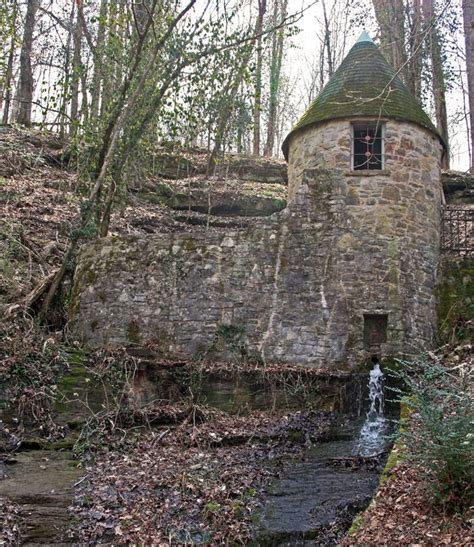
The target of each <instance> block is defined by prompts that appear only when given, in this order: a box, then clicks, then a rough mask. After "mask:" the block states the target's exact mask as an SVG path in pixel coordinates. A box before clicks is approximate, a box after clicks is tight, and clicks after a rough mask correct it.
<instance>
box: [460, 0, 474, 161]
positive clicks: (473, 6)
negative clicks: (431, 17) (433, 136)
mask: <svg viewBox="0 0 474 547" xmlns="http://www.w3.org/2000/svg"><path fill="white" fill-rule="evenodd" d="M462 14H463V20H464V39H465V42H466V69H467V89H468V93H467V94H468V97H469V118H470V127H471V171H473V170H474V53H473V47H474V0H463V3H462Z"/></svg>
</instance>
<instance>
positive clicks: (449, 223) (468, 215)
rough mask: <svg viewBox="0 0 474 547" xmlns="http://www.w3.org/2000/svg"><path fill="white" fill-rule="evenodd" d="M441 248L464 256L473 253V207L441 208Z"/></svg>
mask: <svg viewBox="0 0 474 547" xmlns="http://www.w3.org/2000/svg"><path fill="white" fill-rule="evenodd" d="M441 250H442V251H444V252H447V253H456V254H461V255H466V256H471V255H474V208H472V209H468V208H457V207H456V208H455V207H445V208H444V209H443V217H442V224H441Z"/></svg>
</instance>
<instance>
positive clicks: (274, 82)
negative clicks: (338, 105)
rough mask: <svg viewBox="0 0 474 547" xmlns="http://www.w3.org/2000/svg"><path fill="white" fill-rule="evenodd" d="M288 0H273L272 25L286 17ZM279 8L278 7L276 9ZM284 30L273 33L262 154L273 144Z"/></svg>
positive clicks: (268, 152) (272, 146)
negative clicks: (265, 127) (266, 119)
mask: <svg viewBox="0 0 474 547" xmlns="http://www.w3.org/2000/svg"><path fill="white" fill-rule="evenodd" d="M287 6H288V0H275V10H274V12H273V25H274V26H275V27H276V26H277V25H278V24H279V23H280V22H282V21H283V20H284V19H285V17H286V11H287ZM278 8H279V9H278ZM284 38H285V30H284V28H283V27H282V28H279V29H278V30H276V31H275V33H274V40H273V44H272V61H271V66H270V101H269V102H270V104H269V112H268V126H267V142H266V143H265V149H264V151H263V155H264V156H271V155H272V154H273V148H274V146H275V132H276V126H277V114H278V91H279V89H280V75H281V64H282V61H283V46H284Z"/></svg>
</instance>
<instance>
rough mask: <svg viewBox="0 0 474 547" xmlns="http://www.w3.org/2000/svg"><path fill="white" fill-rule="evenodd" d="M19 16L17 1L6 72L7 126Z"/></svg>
mask: <svg viewBox="0 0 474 547" xmlns="http://www.w3.org/2000/svg"><path fill="white" fill-rule="evenodd" d="M17 16H18V6H17V3H16V0H15V2H14V4H13V21H12V35H11V40H10V51H9V52H8V61H7V70H6V72H5V82H4V90H5V102H4V104H3V120H2V121H3V123H4V124H7V123H8V120H9V116H10V105H11V100H12V81H13V60H14V58H15V49H16V47H15V42H16V20H17Z"/></svg>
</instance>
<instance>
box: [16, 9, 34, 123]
mask: <svg viewBox="0 0 474 547" xmlns="http://www.w3.org/2000/svg"><path fill="white" fill-rule="evenodd" d="M39 6H40V0H28V2H27V8H26V17H25V28H24V32H23V40H22V44H21V53H20V77H19V81H18V88H17V93H16V96H15V101H16V108H17V110H16V116H15V117H16V122H17V123H19V124H22V125H26V126H30V125H31V108H32V103H33V90H34V84H33V70H32V67H31V53H32V51H33V32H34V29H35V22H36V14H37V12H38V8H39Z"/></svg>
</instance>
